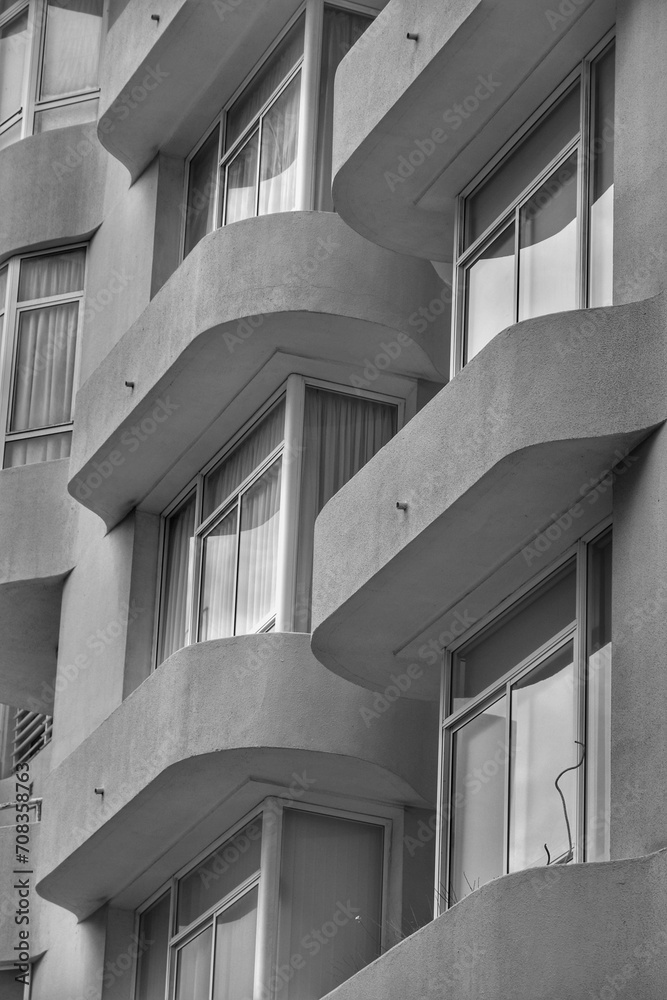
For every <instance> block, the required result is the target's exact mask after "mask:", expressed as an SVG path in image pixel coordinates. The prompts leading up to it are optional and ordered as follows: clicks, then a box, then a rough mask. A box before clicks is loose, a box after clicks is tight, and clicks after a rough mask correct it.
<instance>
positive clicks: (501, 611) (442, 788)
mask: <svg viewBox="0 0 667 1000" xmlns="http://www.w3.org/2000/svg"><path fill="white" fill-rule="evenodd" d="M612 523H613V520H612V517H611V516H608V517H605V518H604V519H603V520H601V521H600V522H598V524H596V525H595V526H594V527H592V528H591V529H590V530H588V531H587V532H586V533H585V534H583V535H582V536H581V537H580V538H579V539H578V540H577V541H576V542H575V543H574V544H573V545H571V546H570V547H568V549H567V550H565V551H564V552H563V553H562V554H561V555H560V556H559V557H558V558H557V559H555V560H553V561H552V562H551V563H550V564H549V565H548V566H547V567H545V568H544V569H543V570H541V571H540V572H539V573H537V574H536V575H535V576H533V577H531V578H530V579H529V580H527V581H526V582H525V583H524V584H522V585H521V586H520V587H518V588H517V589H516V590H515V591H514V592H513V593H512V594H511V595H510V596H509V597H507V598H505V600H503V601H501V602H500V604H498V605H497V607H495V608H493V609H492V610H491V611H490V612H488V613H487V614H486V615H484V616H482V618H480V619H479V621H478V622H476V623H475V624H474V625H472V626H471V627H470V628H469V629H467V630H466V631H465V632H464V633H463V634H462V635H461V636H458V637H457V638H456V639H454V640H453V641H452V642H451V643H450V644H449V645H448V646H447V647H446V649H445V650H444V652H443V657H442V661H441V684H440V723H439V726H440V728H439V739H438V800H437V826H436V829H437V843H436V871H435V887H434V914H436V915H438V914H442V913H444V912H445V911H446V910H447V909H449V908H450V907H451V906H453V905H454V904H455V903H456V902H457V901H458V900H451V899H450V897H451V892H452V889H451V865H452V839H453V838H452V820H453V810H452V806H451V802H452V792H453V789H454V774H453V765H454V755H453V744H454V735H455V734H456V733H457V732H458V731H459V730H461V729H462V728H463V726H465V725H466V724H467V723H468V722H470V721H471V720H472V719H474V718H476V717H478V716H479V715H480V714H481V713H482V712H483V711H484V710H485V709H486V708H488V707H489V706H490V705H493V704H494V703H495V702H496V701H498V700H499V699H501V698H502V697H503V696H505V697H507V706H508V710H507V722H506V732H507V731H508V728H509V725H510V720H511V707H510V706H511V690H512V687H513V686H514V685H515V684H516V683H517V682H518V681H519V680H521V679H522V678H524V677H525V676H527V675H528V674H529V673H530V672H531V671H532V670H534V669H535V668H536V667H538V666H539V665H540V664H541V663H543V662H545V661H546V660H547V659H548V657H549V656H550V655H552V654H554V653H557V652H559V651H560V650H562V649H564V648H565V647H566V646H567V645H568V643H570V642H571V643H572V644H573V661H574V675H575V682H574V691H573V694H574V712H573V717H574V725H575V731H576V739H577V740H580V741H581V742H583V744H584V746H585V747H586V754H585V757H584V758H583V759H582V763H581V767H580V769H579V773H578V774H577V779H576V780H577V787H576V815H575V817H574V818H571V820H570V822H571V828H572V841H573V857H572V858H571V859H566V861H565V863H569V861H572V863H574V864H579V863H582V862H584V861H586V860H588V858H587V853H588V851H587V849H588V836H587V835H588V830H587V826H588V820H589V817H588V815H587V813H588V810H587V806H588V803H587V785H588V781H589V778H588V772H589V769H590V767H591V754H590V752H589V745H588V735H589V734H588V727H589V716H588V712H589V707H590V705H589V698H590V692H589V683H588V667H589V664H588V657H589V654H588V649H587V637H588V595H589V591H590V585H591V579H592V573H591V562H590V559H589V555H590V552H592V550H593V546H594V545H595V543H596V542H598V541H600V540H601V539H603V538H604V536H605V535H606V534H607V533H608V532H609V530H610V529H611V527H612ZM568 563H572V564H573V565H574V567H575V572H576V582H575V613H576V617H575V619H574V620H573V621H571V622H569V623H568V624H567V625H566V626H564V627H563V628H562V629H560V630H559V631H558V632H557V633H555V634H554V635H553V636H551V637H550V638H549V639H548V640H546V641H545V642H544V643H542V645H541V646H539V647H538V648H537V649H535V650H533V651H532V652H531V653H530V654H529V655H528V656H526V657H524V658H523V660H521V661H520V662H519V663H517V664H516V665H515V666H514V667H512V668H510V669H509V670H507V671H506V672H505V673H504V674H503V675H502V676H501V677H499V678H497V679H496V680H495V681H493V682H492V684H490V685H488V686H487V687H486V688H484V690H482V691H480V692H479V694H478V695H476V696H475V697H474V698H471V699H470V701H469V702H468V703H467V704H466V705H464V706H462V707H461V708H460V709H458V710H456V711H452V712H448V706H449V705H450V704H451V695H452V667H453V660H454V654H455V653H456V652H457V651H458V650H459V649H461V648H462V647H463V646H467V645H468V644H469V643H470V642H471V641H472V640H473V639H474V638H475V637H476V636H479V635H481V634H482V633H484V632H485V631H487V630H491V629H493V627H494V626H496V625H499V624H501V623H502V621H503V619H504V618H509V616H511V614H512V612H513V611H514V610H515V609H517V608H518V606H519V605H520V604H521V603H522V601H523V600H524V599H525V598H526V597H530V595H531V594H533V593H536V592H537V591H538V590H539V588H540V587H541V586H542V585H543V584H545V583H547V582H548V581H549V580H550V579H551V578H554V577H556V576H557V574H558V573H559V572H560V571H561V570H562V569H564V567H566V566H567V565H568ZM519 613H520V612H519ZM509 779H510V767H509V765H507V766H506V767H505V789H504V817H503V868H504V871H503V873H502V875H503V876H504V875H507V874H509V824H510V815H509V803H510V780H509ZM559 863H563V860H562V859H561V858H554V859H552V861H551V864H559ZM545 864H546V862H545ZM524 870H525V869H524ZM501 877H502V876H501ZM474 888H477V887H476V886H473V889H474Z"/></svg>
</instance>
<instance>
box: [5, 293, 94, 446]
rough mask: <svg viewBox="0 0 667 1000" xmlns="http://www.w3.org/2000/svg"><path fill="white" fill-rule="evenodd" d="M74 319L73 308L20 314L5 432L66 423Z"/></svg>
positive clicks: (71, 383) (74, 305)
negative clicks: (10, 404)
mask: <svg viewBox="0 0 667 1000" xmlns="http://www.w3.org/2000/svg"><path fill="white" fill-rule="evenodd" d="M78 317H79V303H78V302H65V303H61V304H59V305H53V306H46V307H45V308H43V309H29V310H27V311H26V312H23V313H20V315H19V319H18V342H17V351H16V372H15V379H14V399H13V405H12V413H11V420H10V426H9V430H10V431H12V432H14V431H27V430H35V429H37V428H39V427H52V426H54V425H55V424H64V423H67V422H68V421H69V420H71V417H72V395H73V389H74V357H75V353H76V333H77V326H78Z"/></svg>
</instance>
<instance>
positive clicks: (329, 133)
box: [315, 6, 373, 212]
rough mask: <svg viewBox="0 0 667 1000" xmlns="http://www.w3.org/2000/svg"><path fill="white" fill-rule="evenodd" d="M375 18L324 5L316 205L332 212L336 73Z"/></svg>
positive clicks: (319, 209) (320, 210)
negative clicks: (332, 150) (332, 146)
mask: <svg viewBox="0 0 667 1000" xmlns="http://www.w3.org/2000/svg"><path fill="white" fill-rule="evenodd" d="M372 20H373V19H372V18H371V17H367V16H366V15H365V14H353V13H351V12H350V11H346V10H337V9H336V8H335V7H328V6H325V8H324V28H323V38H322V68H321V71H320V96H319V107H318V115H317V160H316V163H315V208H316V209H317V211H319V212H333V210H334V206H333V200H332V197H331V145H332V141H333V114H334V77H335V75H336V70H337V69H338V66H339V64H340V61H341V59H342V58H343V56H344V55H345V54H346V53H347V52H349V51H350V49H351V48H352V46H353V45H354V43H355V42H356V41H358V40H359V38H361V36H362V35H363V33H364V31H365V30H366V28H367V27H368V25H369V24H370V23H371V21H372Z"/></svg>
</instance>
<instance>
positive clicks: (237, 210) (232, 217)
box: [225, 129, 259, 225]
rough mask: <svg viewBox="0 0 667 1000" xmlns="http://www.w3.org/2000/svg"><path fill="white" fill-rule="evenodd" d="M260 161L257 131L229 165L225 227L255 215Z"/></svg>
mask: <svg viewBox="0 0 667 1000" xmlns="http://www.w3.org/2000/svg"><path fill="white" fill-rule="evenodd" d="M258 159H259V130H258V129H257V130H255V132H253V134H252V135H251V136H250V138H249V139H248V141H247V142H246V143H245V145H244V146H242V147H241V149H240V150H239V151H238V153H237V154H236V156H235V157H234V158H233V159H232V160H230V161H229V163H228V164H227V203H226V206H225V225H228V224H229V223H231V222H241V221H242V220H243V219H250V218H251V217H252V216H253V215H254V214H255V211H256V203H257V160H258Z"/></svg>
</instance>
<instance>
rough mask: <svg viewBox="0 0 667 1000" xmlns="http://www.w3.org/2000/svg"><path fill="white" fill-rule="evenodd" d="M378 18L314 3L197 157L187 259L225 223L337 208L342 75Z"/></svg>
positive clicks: (191, 186) (190, 186)
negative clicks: (335, 141) (336, 111)
mask: <svg viewBox="0 0 667 1000" xmlns="http://www.w3.org/2000/svg"><path fill="white" fill-rule="evenodd" d="M371 19H372V18H371V16H370V14H368V13H365V12H362V11H361V10H354V9H350V8H348V7H345V8H342V7H341V8H339V7H335V6H333V5H330V4H325V3H323V2H322V0H307V2H306V4H305V5H304V9H303V11H302V13H300V14H299V15H298V17H297V18H296V19H295V20H294V22H293V23H292V24H291V25H290V26H289V27H288V28H287V29H286V31H285V32H283V34H282V35H281V37H280V38H279V39H278V41H277V43H276V44H275V46H273V48H272V49H271V50H270V51H269V53H268V55H267V56H266V57H265V59H264V60H263V61H262V63H261V64H260V66H259V67H258V69H257V70H256V71H255V73H254V74H253V75H252V76H251V79H250V80H249V82H248V83H246V84H245V85H244V87H243V88H242V89H241V92H240V93H239V94H238V95H237V96H236V97H235V98H234V99H233V100H232V102H231V103H230V104H229V105H228V107H227V108H226V109H225V110H224V112H223V113H222V115H221V116H220V118H219V120H218V121H217V122H216V123H215V125H214V126H213V128H212V129H211V131H210V132H209V133H208V134H207V136H206V137H205V138H204V140H203V141H202V142H201V143H200V145H199V146H198V148H197V149H196V151H195V152H194V153H193V155H192V157H191V158H190V164H189V174H188V191H187V199H186V201H187V208H186V225H185V246H184V252H185V254H188V253H189V252H190V250H192V248H193V247H194V246H195V245H196V244H197V243H198V242H199V240H200V239H201V238H202V236H205V235H206V233H208V232H210V231H211V230H212V229H214V228H215V227H216V226H217V225H227V224H229V223H232V222H240V221H241V220H242V219H248V218H251V217H252V216H256V215H268V214H271V213H274V212H289V211H292V210H293V209H297V208H299V209H312V208H316V209H318V210H320V211H333V202H332V199H331V142H332V135H333V93H334V76H335V73H336V69H337V68H338V65H339V63H340V61H341V59H342V58H343V56H344V55H345V54H346V52H348V51H349V49H350V48H351V47H352V46H353V45H354V44H355V42H356V41H357V40H358V39H359V38H360V37H361V35H362V34H363V32H364V31H365V30H366V28H367V26H368V25H369V23H370V21H371Z"/></svg>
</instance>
